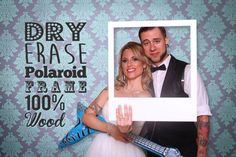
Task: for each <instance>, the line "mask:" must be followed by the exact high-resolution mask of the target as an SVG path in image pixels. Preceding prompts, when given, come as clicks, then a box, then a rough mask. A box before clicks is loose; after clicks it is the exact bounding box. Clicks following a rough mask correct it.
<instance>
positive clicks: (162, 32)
mask: <svg viewBox="0 0 236 157" xmlns="http://www.w3.org/2000/svg"><path fill="white" fill-rule="evenodd" d="M154 28H159V30H160V31H161V34H162V35H163V36H164V37H166V29H165V27H141V28H140V29H139V32H138V36H139V40H140V41H141V34H142V33H143V32H146V31H149V30H152V29H154Z"/></svg>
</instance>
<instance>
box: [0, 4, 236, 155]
mask: <svg viewBox="0 0 236 157" xmlns="http://www.w3.org/2000/svg"><path fill="white" fill-rule="evenodd" d="M183 19H196V20H197V30H198V31H197V37H198V40H197V42H198V43H197V48H198V51H197V52H198V58H197V60H198V71H199V73H200V75H201V76H202V78H203V80H204V83H205V86H206V88H207V91H208V94H209V102H210V108H211V111H212V114H213V116H212V118H211V132H210V141H209V153H208V156H209V157H216V156H225V157H226V156H227V157H230V156H232V157H235V156H236V94H235V93H236V79H235V78H236V58H235V56H236V1H234V0H208V1H206V0H172V1H171V0H132V1H128V0H121V1H120V0H93V1H92V0H55V1H52V0H19V1H13V0H2V1H0V60H1V62H0V90H1V95H0V156H24V157H27V156H29V157H34V156H47V157H52V156H59V157H65V156H67V157H72V156H83V154H84V152H85V151H86V149H87V148H88V146H89V145H90V143H91V139H92V138H91V137H88V138H87V139H85V140H83V141H81V142H79V143H77V144H75V145H73V146H70V147H68V148H66V149H64V150H63V151H61V150H58V148H57V144H58V142H59V140H61V139H62V138H63V137H64V135H65V134H66V133H67V132H68V131H69V130H70V128H72V127H73V126H74V125H75V124H76V103H77V102H78V101H81V102H83V103H84V104H86V105H88V104H89V103H90V102H91V101H92V100H93V99H94V98H95V97H96V96H97V95H98V94H99V92H100V91H101V89H103V88H104V87H105V86H107V82H108V81H107V77H108V70H107V69H108V68H107V67H108V65H107V59H108V55H107V54H108V45H107V43H108V36H107V35H108V33H107V31H108V27H107V23H108V21H140V20H142V21H143V20H183ZM71 21H72V22H75V23H78V22H86V25H85V26H84V28H83V30H82V31H81V33H80V41H79V42H76V41H72V40H71V31H70V30H69V29H68V26H67V25H66V22H71ZM25 22H37V23H39V24H40V25H42V26H43V28H45V25H46V22H58V23H60V24H61V25H62V26H63V28H64V29H63V32H62V33H61V36H62V37H63V39H64V41H61V42H54V41H52V42H50V41H47V42H46V41H45V35H43V37H42V38H41V39H40V40H38V42H41V43H43V45H44V49H45V51H44V54H45V58H46V64H47V63H49V57H50V56H49V51H50V46H51V44H53V43H56V44H57V48H58V50H59V51H60V61H61V63H60V64H50V65H49V67H51V68H54V69H61V68H63V69H72V66H71V64H68V62H70V61H71V58H70V57H68V55H66V53H65V51H64V46H65V45H66V44H68V43H70V44H71V47H70V52H72V53H73V54H74V56H75V58H76V62H74V63H76V64H75V65H73V66H77V67H80V63H79V61H78V60H79V59H78V58H79V57H81V56H80V54H78V53H76V52H78V50H79V48H80V47H79V43H84V44H85V45H83V51H84V52H86V55H84V57H85V58H84V60H86V62H87V63H86V68H87V69H86V72H87V78H86V79H81V80H82V81H86V82H87V85H86V92H85V93H83V92H78V89H80V88H81V86H80V85H81V84H78V79H77V78H72V79H70V80H73V81H75V82H76V85H75V89H76V92H75V93H65V92H64V91H63V90H62V93H59V94H55V95H56V96H55V97H54V101H53V102H54V103H55V102H56V101H58V99H57V100H55V98H58V97H57V96H62V94H63V95H64V96H63V97H62V100H63V103H64V104H65V106H64V107H65V109H64V110H63V109H61V108H60V109H58V108H55V109H56V110H47V111H44V112H42V117H50V118H59V117H60V115H61V114H62V112H63V111H65V119H64V120H65V126H64V127H60V126H59V127H36V126H35V127H27V126H26V123H27V119H26V117H25V113H26V112H27V107H26V100H27V99H26V98H25V97H26V96H27V93H26V91H25V90H26V83H25V67H26V66H28V65H27V64H26V56H25V43H26V41H25ZM44 30H46V29H44ZM168 32H169V34H168V35H169V36H170V37H171V42H172V43H173V45H172V46H171V47H170V49H171V52H173V54H174V55H175V56H177V57H178V58H182V59H185V60H188V58H185V54H184V53H185V50H186V49H188V46H189V45H188V44H189V39H188V38H187V37H188V35H189V32H187V31H186V30H181V29H170V31H168ZM116 34H117V35H120V36H122V37H123V39H120V40H117V41H116V42H117V43H116V44H117V47H116V50H119V48H120V47H121V45H122V44H123V43H124V41H127V40H137V41H138V37H137V32H136V31H131V32H128V33H127V32H126V31H124V30H117V32H116ZM174 43H175V44H174ZM36 50H37V46H36V42H32V47H31V51H33V52H36ZM37 59H38V58H37V56H36V55H35V54H33V55H32V56H31V58H30V61H31V62H33V65H34V67H38V68H40V67H42V64H41V63H40V62H38V61H37ZM54 59H55V58H54ZM52 62H53V63H56V61H55V60H53V61H52ZM40 80H44V81H45V82H47V85H48V87H52V84H53V82H54V81H55V80H57V81H58V82H59V83H60V84H63V81H64V80H63V79H49V78H44V79H38V78H35V77H34V78H33V81H40ZM67 80H68V79H67ZM35 84H36V82H35ZM32 94H33V93H32ZM29 95H30V94H29ZM31 96H32V95H31ZM60 104H62V103H60ZM54 105H55V104H54ZM60 107H62V108H63V105H62V106H60Z"/></svg>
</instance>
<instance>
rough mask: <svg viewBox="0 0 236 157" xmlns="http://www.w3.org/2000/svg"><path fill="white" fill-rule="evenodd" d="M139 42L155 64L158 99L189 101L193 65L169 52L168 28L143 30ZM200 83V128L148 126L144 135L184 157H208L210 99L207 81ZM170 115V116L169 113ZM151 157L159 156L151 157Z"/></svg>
mask: <svg viewBox="0 0 236 157" xmlns="http://www.w3.org/2000/svg"><path fill="white" fill-rule="evenodd" d="M139 39H140V41H141V44H142V47H143V49H144V52H145V55H146V56H147V57H148V58H149V59H150V60H151V62H152V69H151V71H152V77H153V85H152V86H153V87H152V88H153V90H154V94H155V97H188V96H189V95H190V94H191V93H190V91H191V89H190V65H189V64H187V63H185V62H183V61H180V60H177V59H176V58H175V57H174V56H172V55H170V54H169V53H168V52H167V47H168V44H169V39H168V38H167V36H166V30H165V28H164V27H141V28H140V30H139ZM197 80H198V82H197V88H198V89H197V90H198V92H197V93H198V95H197V99H198V102H197V115H198V117H197V124H195V123H194V122H146V123H145V124H144V127H143V130H142V132H141V135H142V136H144V137H146V138H148V139H150V140H151V141H153V142H156V143H158V144H160V145H163V146H166V147H174V148H178V149H179V150H180V152H181V154H182V155H183V156H184V157H196V156H198V157H200V156H201V157H206V156H207V146H208V136H209V116H211V112H210V109H209V105H208V96H207V92H206V89H205V87H204V84H203V81H202V80H201V78H200V77H199V75H198V79H197ZM166 114H168V113H166ZM148 155H149V156H155V155H154V154H151V153H149V154H148Z"/></svg>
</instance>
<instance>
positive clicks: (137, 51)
mask: <svg viewBox="0 0 236 157" xmlns="http://www.w3.org/2000/svg"><path fill="white" fill-rule="evenodd" d="M126 49H130V50H131V51H132V52H133V54H134V56H135V57H136V58H137V59H138V60H139V61H141V62H143V63H144V64H145V65H146V67H145V68H144V69H143V73H142V78H141V83H142V87H143V89H144V90H147V91H150V82H151V80H152V74H151V70H150V66H151V63H150V61H149V59H148V58H147V57H146V56H145V54H144V50H143V48H142V46H141V44H139V43H137V42H133V41H130V42H128V43H127V44H125V45H124V46H123V47H122V48H121V50H120V56H119V61H118V63H119V69H118V76H117V77H116V83H115V87H116V89H119V87H124V86H125V85H126V84H127V79H126V77H125V75H124V73H123V71H122V65H121V64H122V63H121V62H122V55H123V53H124V51H125V50H126Z"/></svg>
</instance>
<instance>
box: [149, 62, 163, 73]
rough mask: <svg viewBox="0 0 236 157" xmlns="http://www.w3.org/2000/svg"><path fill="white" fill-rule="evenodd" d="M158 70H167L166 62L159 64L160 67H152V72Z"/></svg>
mask: <svg viewBox="0 0 236 157" xmlns="http://www.w3.org/2000/svg"><path fill="white" fill-rule="evenodd" d="M157 70H166V66H165V64H162V65H161V66H159V67H151V72H152V73H153V72H155V71H157Z"/></svg>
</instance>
